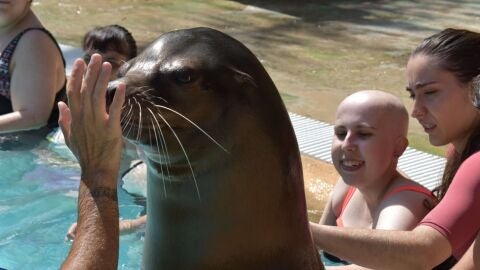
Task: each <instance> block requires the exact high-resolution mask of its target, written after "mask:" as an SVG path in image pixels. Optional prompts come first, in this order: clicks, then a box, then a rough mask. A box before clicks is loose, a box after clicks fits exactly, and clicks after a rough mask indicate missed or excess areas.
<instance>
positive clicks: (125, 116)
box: [120, 100, 133, 122]
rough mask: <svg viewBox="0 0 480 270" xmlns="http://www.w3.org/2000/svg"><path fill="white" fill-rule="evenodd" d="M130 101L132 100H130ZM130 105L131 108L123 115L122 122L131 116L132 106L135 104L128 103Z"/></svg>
mask: <svg viewBox="0 0 480 270" xmlns="http://www.w3.org/2000/svg"><path fill="white" fill-rule="evenodd" d="M129 101H130V100H129ZM128 106H129V107H130V109H129V110H128V112H127V113H126V114H124V115H123V117H122V119H121V120H120V122H124V121H125V118H127V117H128V116H131V114H130V113H131V112H132V108H133V106H130V103H129V104H128Z"/></svg>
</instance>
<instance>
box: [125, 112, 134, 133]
mask: <svg viewBox="0 0 480 270" xmlns="http://www.w3.org/2000/svg"><path fill="white" fill-rule="evenodd" d="M134 115H135V112H132V113H131V116H130V118H129V119H128V120H127V123H126V126H129V129H128V131H127V134H125V137H128V136H129V135H130V132H131V131H132V128H133V124H132V123H133V116H134Z"/></svg>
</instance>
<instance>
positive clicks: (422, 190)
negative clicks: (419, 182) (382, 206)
mask: <svg viewBox="0 0 480 270" xmlns="http://www.w3.org/2000/svg"><path fill="white" fill-rule="evenodd" d="M402 191H413V192H418V193H423V194H425V195H427V196H428V197H431V198H432V199H434V200H435V201H436V200H437V198H436V197H435V195H433V192H432V191H430V190H429V189H427V188H426V187H422V186H413V185H410V186H401V187H398V188H395V189H394V190H392V191H390V192H388V193H387V194H385V196H384V197H383V199H384V200H385V199H386V198H388V197H390V196H392V195H394V194H395V193H399V192H402Z"/></svg>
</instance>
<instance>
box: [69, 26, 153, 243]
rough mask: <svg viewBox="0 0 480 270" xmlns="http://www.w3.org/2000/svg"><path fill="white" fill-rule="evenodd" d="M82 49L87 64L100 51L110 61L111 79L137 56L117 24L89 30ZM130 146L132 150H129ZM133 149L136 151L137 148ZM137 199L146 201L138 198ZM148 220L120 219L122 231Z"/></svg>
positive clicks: (72, 231) (72, 228)
mask: <svg viewBox="0 0 480 270" xmlns="http://www.w3.org/2000/svg"><path fill="white" fill-rule="evenodd" d="M82 49H83V51H84V55H83V59H84V60H85V62H86V63H87V64H88V62H90V57H91V56H92V55H93V54H94V53H98V54H100V55H101V56H102V58H103V61H104V62H109V63H110V64H111V65H112V72H111V77H110V80H114V79H116V78H117V73H118V69H119V68H120V67H121V66H122V65H123V64H124V63H125V62H127V61H128V60H130V59H132V58H134V57H136V56H137V44H136V42H135V39H134V38H133V36H132V34H131V33H130V32H129V31H128V30H127V29H125V28H124V27H122V26H120V25H117V24H114V25H107V26H100V27H95V28H93V29H92V30H90V31H88V32H87V33H86V34H85V36H84V37H83V41H82ZM60 133H61V132H60ZM129 148H130V150H128V149H129ZM125 149H127V155H129V153H128V152H130V151H132V150H131V149H135V147H134V146H131V145H130V146H129V147H125ZM133 151H134V152H135V150H133ZM129 161H130V160H129ZM124 162H125V161H124ZM137 162H138V161H137ZM132 163H134V162H132ZM124 174H125V173H124ZM124 174H122V176H123V175H124ZM142 176H143V177H144V179H143V181H146V173H143V174H140V175H139V177H142ZM139 197H141V196H139ZM137 200H139V201H145V200H141V199H138V198H137ZM146 222H147V216H146V215H144V214H142V215H141V216H140V217H139V218H137V219H126V220H120V233H129V232H133V231H136V230H137V229H140V228H143V227H144V226H145V224H146ZM76 226H77V223H73V224H72V225H71V226H70V228H69V229H68V232H67V238H69V239H73V238H74V237H75V231H76Z"/></svg>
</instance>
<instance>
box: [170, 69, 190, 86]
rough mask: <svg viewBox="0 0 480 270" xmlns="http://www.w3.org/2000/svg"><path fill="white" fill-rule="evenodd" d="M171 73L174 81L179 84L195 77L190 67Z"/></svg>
mask: <svg viewBox="0 0 480 270" xmlns="http://www.w3.org/2000/svg"><path fill="white" fill-rule="evenodd" d="M173 75H174V79H175V81H176V82H177V83H180V84H187V83H191V82H192V81H193V80H194V79H195V74H194V73H193V71H192V70H190V69H184V70H177V71H175V72H174V74H173Z"/></svg>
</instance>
